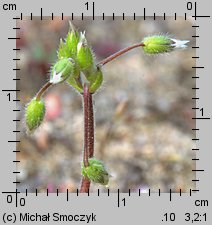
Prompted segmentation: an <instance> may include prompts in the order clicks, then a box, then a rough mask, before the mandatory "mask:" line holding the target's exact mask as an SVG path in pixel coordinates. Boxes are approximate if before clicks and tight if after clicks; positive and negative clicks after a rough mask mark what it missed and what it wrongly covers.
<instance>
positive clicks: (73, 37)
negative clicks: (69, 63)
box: [66, 22, 79, 58]
mask: <svg viewBox="0 0 212 225" xmlns="http://www.w3.org/2000/svg"><path fill="white" fill-rule="evenodd" d="M69 24H70V29H71V31H69V32H68V35H67V38H66V46H67V48H68V50H69V53H70V56H71V57H73V58H76V56H77V45H78V42H79V33H78V32H77V31H76V30H75V28H74V26H73V25H72V23H71V22H70V23H69Z"/></svg>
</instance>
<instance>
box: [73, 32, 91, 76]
mask: <svg viewBox="0 0 212 225" xmlns="http://www.w3.org/2000/svg"><path fill="white" fill-rule="evenodd" d="M77 62H78V65H79V67H80V69H81V70H82V72H83V73H84V74H85V76H86V75H87V74H90V73H91V72H92V71H93V69H94V56H93V52H92V50H91V48H90V47H89V46H88V44H87V40H86V38H85V33H81V34H80V41H79V43H78V45H77Z"/></svg>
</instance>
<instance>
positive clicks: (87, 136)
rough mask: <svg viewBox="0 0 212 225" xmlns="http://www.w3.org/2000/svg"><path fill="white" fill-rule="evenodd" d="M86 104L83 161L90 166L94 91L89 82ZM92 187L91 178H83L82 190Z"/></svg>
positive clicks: (85, 90)
mask: <svg viewBox="0 0 212 225" xmlns="http://www.w3.org/2000/svg"><path fill="white" fill-rule="evenodd" d="M83 104H84V151H83V163H84V166H85V167H87V166H89V161H88V160H89V158H92V157H93V155H94V118H93V101H92V93H90V92H89V88H88V86H87V84H85V85H84V90H83ZM89 188H90V180H89V179H88V178H86V177H83V178H82V181H81V188H80V192H81V193H83V192H85V193H88V192H89Z"/></svg>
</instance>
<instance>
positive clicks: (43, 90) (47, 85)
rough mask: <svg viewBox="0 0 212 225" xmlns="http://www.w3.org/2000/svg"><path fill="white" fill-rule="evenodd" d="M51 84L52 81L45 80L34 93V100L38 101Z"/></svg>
mask: <svg viewBox="0 0 212 225" xmlns="http://www.w3.org/2000/svg"><path fill="white" fill-rule="evenodd" d="M51 85H52V83H50V82H47V83H46V84H45V85H44V86H43V87H42V88H41V89H40V91H39V92H38V93H37V95H36V100H37V101H39V100H40V99H41V97H42V95H43V94H44V92H45V91H46V90H47V89H48V88H49V87H50V86H51Z"/></svg>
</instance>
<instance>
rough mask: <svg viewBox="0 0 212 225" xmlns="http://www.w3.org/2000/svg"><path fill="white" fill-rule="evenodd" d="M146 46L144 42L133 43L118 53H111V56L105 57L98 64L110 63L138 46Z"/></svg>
mask: <svg viewBox="0 0 212 225" xmlns="http://www.w3.org/2000/svg"><path fill="white" fill-rule="evenodd" d="M142 46H145V45H144V44H143V43H142V42H141V43H138V44H134V45H131V46H129V47H126V48H124V49H122V50H120V51H118V52H116V53H114V54H113V55H110V56H109V57H107V58H106V59H103V60H102V61H100V62H99V63H98V64H97V66H99V67H101V66H104V65H105V64H107V63H109V62H110V61H112V60H114V59H115V58H117V57H119V56H120V55H123V54H124V53H126V52H128V51H130V50H132V49H134V48H138V47H142Z"/></svg>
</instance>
